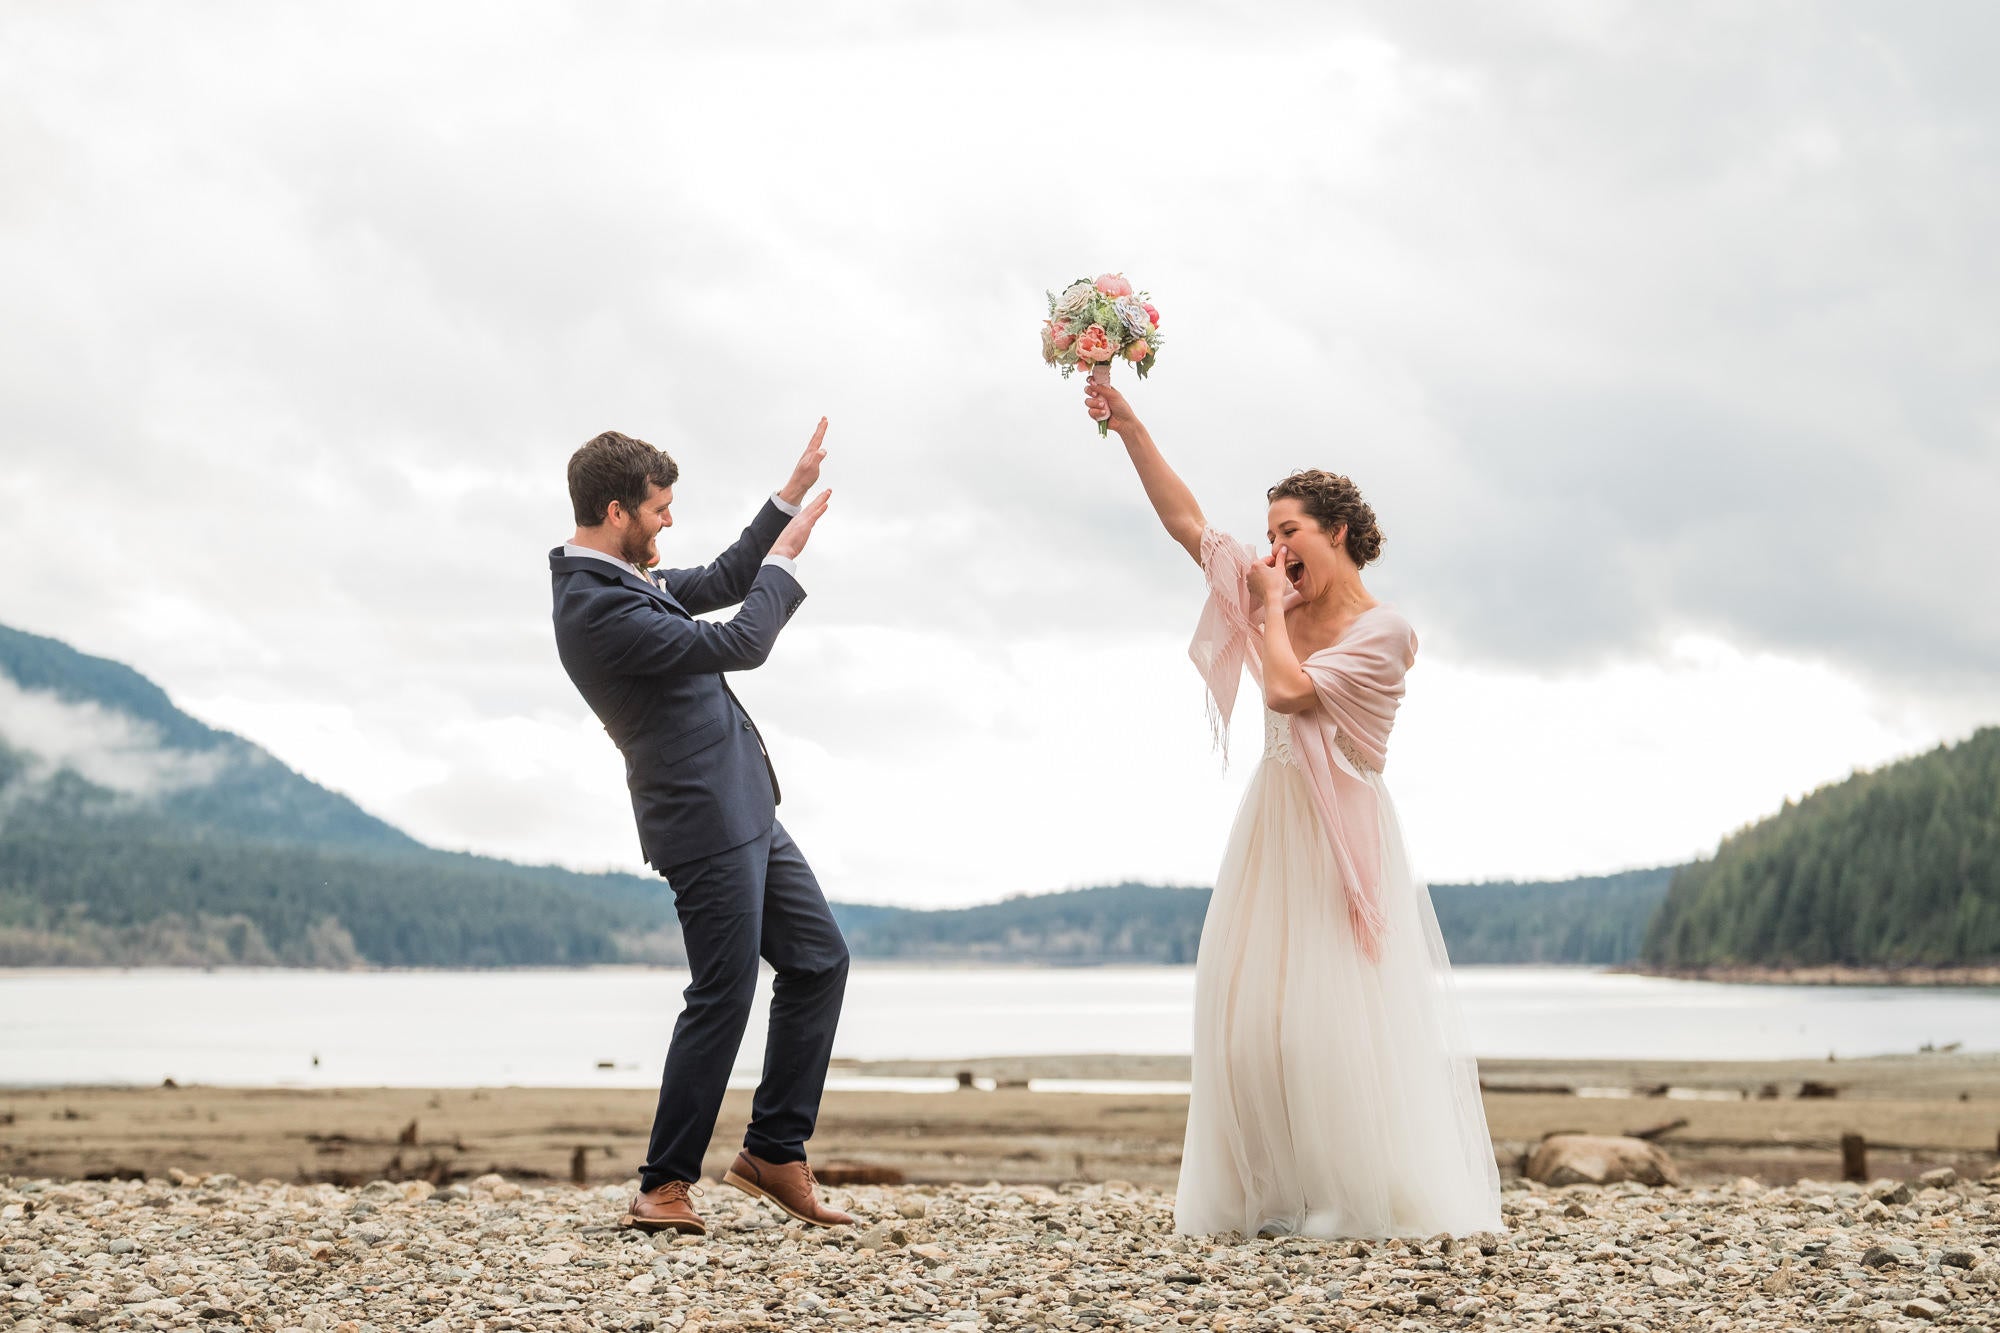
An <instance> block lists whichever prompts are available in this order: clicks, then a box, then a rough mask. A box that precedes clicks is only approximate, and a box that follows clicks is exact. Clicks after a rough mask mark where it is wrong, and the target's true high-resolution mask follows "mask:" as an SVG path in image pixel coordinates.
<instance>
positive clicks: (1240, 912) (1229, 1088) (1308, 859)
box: [1174, 571, 1500, 1236]
mask: <svg viewBox="0 0 2000 1333" xmlns="http://www.w3.org/2000/svg"><path fill="white" fill-rule="evenodd" d="M1230 582H1231V580H1230V579H1229V578H1228V577H1227V573H1226V571H1224V572H1223V574H1222V575H1220V576H1219V577H1218V584H1219V586H1220V587H1222V588H1223V590H1224V593H1225V596H1224V598H1223V603H1222V605H1223V609H1224V610H1227V609H1228V607H1229V604H1230V599H1229V598H1228V597H1227V596H1226V594H1227V593H1228V592H1229V591H1230ZM1231 614H1232V617H1233V615H1234V613H1233V612H1232V613H1231ZM1217 623H1220V622H1219V621H1218V622H1217ZM1230 633H1233V631H1232V630H1230V629H1229V628H1228V627H1226V626H1225V627H1223V628H1222V629H1220V630H1219V631H1217V632H1216V634H1215V635H1211V638H1214V637H1216V635H1228V634H1230ZM1200 654H1201V649H1200V648H1199V642H1198V654H1197V655H1198V660H1201V657H1200ZM1397 674H1398V675H1400V672H1398V673H1397ZM1223 702H1224V704H1225V708H1226V704H1227V700H1224V701H1223ZM1292 737H1293V733H1292V719H1291V718H1289V717H1286V716H1284V715H1282V714H1279V713H1274V712H1271V711H1269V710H1265V712H1264V757H1263V762H1262V763H1261V764H1259V765H1258V769H1257V772H1256V774H1255V776H1254V777H1253V778H1252V779H1251V782H1250V789H1249V791H1248V793H1247V794H1246V795H1245V796H1244V798H1243V806H1242V809H1241V810H1240V812H1239V813H1238V815H1237V818H1236V824H1235V827H1234V829H1233V830H1232V831H1231V833H1230V837H1229V845H1228V849H1227V850H1226V851H1225V853H1224V854H1223V858H1222V868H1221V870H1220V872H1219V874H1218V875H1217V879H1216V885H1215V895H1214V898H1213V899H1212V900H1211V901H1210V903H1209V908H1208V917H1207V920H1206V922H1205V923H1204V925H1203V927H1202V935H1201V949H1200V953H1199V954H1198V955H1197V958H1196V962H1195V1030H1194V1090H1193V1095H1192V1098H1191V1100H1190V1103H1189V1108H1188V1126H1187V1142H1186V1147H1185V1150H1184V1152H1183V1154H1182V1159H1181V1174H1180V1186H1179V1190H1178V1194H1177V1197H1176V1201H1175V1208H1174V1226H1175V1229H1176V1230H1177V1231H1180V1232H1182V1233H1184V1234H1191V1235H1211V1234H1216V1233H1220V1232H1228V1231H1234V1232H1239V1233H1241V1234H1243V1235H1245V1236H1250V1235H1255V1234H1258V1233H1260V1232H1262V1233H1266V1234H1300V1235H1308V1236H1431V1235H1435V1234H1437V1233H1439V1232H1449V1233H1451V1234H1453V1235H1461V1236H1462V1235H1467V1234H1470V1233H1472V1232H1477V1231H1494V1230H1499V1229H1500V1177H1499V1172H1498V1170H1497V1169H1496V1166H1495V1163H1494V1156H1493V1145H1492V1142H1491V1139H1490V1138H1489V1137H1488V1134H1487V1129H1486V1113H1485V1109H1484V1107H1483V1105H1482V1104H1481V1102H1480V1097H1479V1079H1478V1073H1477V1069H1476V1067H1475V1065H1474V1062H1473V1059H1472V1056H1471V1054H1470V1051H1469V1050H1468V1048H1467V1043H1466V1039H1465V1035H1464V1031H1463V1028H1462V1025H1461V1021H1460V1018H1459V1013H1458V1006H1457V1001H1456V999H1455V997H1454V996H1453V994H1452V990H1451V976H1450V963H1449V960H1448V959H1447V958H1446V956H1445V950H1444V940H1443V937H1442V936H1441V935H1440V934H1439V932H1438V924H1437V916H1436V914H1435V913H1434V912H1433V911H1432V908H1431V901H1430V894H1429V892H1428V891H1427V890H1426V889H1425V887H1424V885H1423V884H1422V883H1421V882H1419V881H1418V880H1417V879H1416V878H1415V877H1414V876H1413V875H1412V874H1411V871H1410V866H1409V860H1408V854H1407V852H1406V851H1405V849H1404V845H1403V837H1402V830H1401V828H1400V827H1399V826H1398V824H1397V821H1396V813H1395V807H1394V805H1393V804H1392V803H1391V802H1390V799H1389V793H1388V790H1387V788H1385V787H1384V786H1383V785H1382V776H1381V773H1380V771H1379V769H1378V768H1377V767H1376V766H1373V765H1371V764H1369V763H1368V762H1367V756H1366V755H1365V754H1364V753H1362V750H1361V747H1358V746H1356V745H1355V744H1353V742H1352V741H1351V740H1350V739H1349V738H1348V737H1347V736H1346V735H1337V736H1336V737H1335V743H1336V744H1337V746H1338V748H1339V750H1340V753H1341V755H1342V756H1344V760H1345V763H1346V764H1349V765H1353V769H1352V771H1353V772H1355V773H1358V775H1359V781H1360V782H1361V783H1363V784H1365V786H1366V787H1367V788H1369V789H1371V790H1372V791H1373V793H1374V795H1375V797H1376V798H1377V799H1376V800H1375V802H1374V803H1373V804H1374V809H1373V811H1372V817H1373V824H1374V831H1375V833H1376V834H1377V835H1378V838H1379V841H1378V842H1377V845H1378V846H1379V848H1380V861H1381V863H1380V873H1379V880H1378V882H1377V883H1376V884H1375V885H1374V886H1373V893H1374V897H1375V898H1376V899H1377V900H1378V901H1379V907H1380V913H1381V929H1380V932H1379V940H1380V943H1379V945H1378V948H1379V953H1380V957H1379V959H1370V958H1369V957H1368V956H1367V954H1366V952H1365V951H1364V949H1363V948H1362V947H1361V945H1360V942H1359V941H1358V940H1357V937H1356V933H1355V924H1354V918H1353V915H1352V913H1351V911H1350V908H1349V906H1348V895H1347V893H1346V892H1345V887H1344V885H1343V881H1342V876H1341V873H1340V870H1339V868H1338V863H1337V861H1336V858H1335V854H1334V850H1333V847H1332V844H1331V843H1330V842H1329V839H1328V836H1327V833H1326V831H1325V826H1324V825H1323V823H1322V820H1321V814H1320V809H1319V808H1318V807H1317V806H1316V805H1315V802H1314V796H1313V792H1312V789H1311V787H1310V785H1309V782H1308V779H1307V777H1306V776H1305V774H1304V773H1302V772H1301V769H1300V766H1299V762H1298V759H1297V758H1295V756H1294V753H1293V745H1292ZM1366 804H1367V802H1365V800H1363V801H1359V802H1355V803H1354V805H1355V806H1356V807H1357V808H1362V807H1365V805H1366ZM1371 860H1372V858H1371Z"/></svg>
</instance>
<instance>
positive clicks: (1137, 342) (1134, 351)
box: [1125, 338, 1153, 361]
mask: <svg viewBox="0 0 2000 1333" xmlns="http://www.w3.org/2000/svg"><path fill="white" fill-rule="evenodd" d="M1152 354H1153V349H1152V348H1151V347H1148V346H1147V345H1146V340H1145V339H1144V338H1134V339H1133V340H1132V341H1131V342H1128V343H1126V344H1125V359H1126V360H1127V361H1144V360H1145V359H1146V358H1147V357H1149V356H1151V355H1152Z"/></svg>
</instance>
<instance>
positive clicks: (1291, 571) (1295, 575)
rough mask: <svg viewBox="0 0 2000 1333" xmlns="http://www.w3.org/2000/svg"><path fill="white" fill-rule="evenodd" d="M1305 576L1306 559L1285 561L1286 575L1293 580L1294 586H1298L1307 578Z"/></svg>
mask: <svg viewBox="0 0 2000 1333" xmlns="http://www.w3.org/2000/svg"><path fill="white" fill-rule="evenodd" d="M1305 576H1306V562H1305V561H1303V560H1289V561H1287V562H1286V563H1285V577H1286V578H1288V579H1290V580H1291V581H1292V586H1293V587H1294V588H1296V587H1298V586H1299V585H1300V584H1301V583H1302V582H1303V581H1304V580H1305Z"/></svg>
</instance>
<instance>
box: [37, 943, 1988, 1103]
mask: <svg viewBox="0 0 2000 1333" xmlns="http://www.w3.org/2000/svg"><path fill="white" fill-rule="evenodd" d="M1456 976H1457V979H1458V985H1459V989H1460V994H1461V997H1462V999H1463V1001H1464V1004H1465V1012H1466V1019H1467V1022H1468V1024H1469V1026H1470V1028H1471V1032H1472V1038H1473V1045H1474V1048H1475V1049H1476V1050H1477V1052H1478V1053H1479V1054H1480V1055H1482V1056H1489V1057H1490V1056H1513V1057H1525V1058H1550V1059H1564V1058H1619V1057H1623V1058H1658V1059H1674V1058H1692V1059H1752V1058H1762V1059H1773V1058H1786V1057H1808V1058H1818V1057H1823V1056H1825V1055H1826V1054H1828V1053H1829V1052H1833V1053H1837V1054H1839V1055H1843V1056H1855V1055H1877V1054H1884V1053H1889V1052H1896V1051H1913V1050H1915V1049H1916V1048H1917V1047H1918V1046H1920V1045H1922V1044H1924V1043H1926V1042H1932V1043H1936V1044H1939V1045H1943V1044H1946V1043H1949V1042H1962V1043H1963V1044H1964V1045H1965V1047H1966V1049H1968V1050H1995V1049H2000V991H1996V990H1962V989H1960V990H1954V989H1903V988H1888V987H1882V988H1852V987H1844V988H1832V987H1809V986H1800V987H1790V986H1725V985H1715V984H1711V983H1706V982H1688V981H1662V980H1656V979H1653V978H1649V977H1630V976H1614V975H1610V974H1606V973H1597V972H1588V971H1581V970H1568V969H1556V968H1480V967H1470V968H1460V969H1458V970H1457V973H1456ZM686 979H687V978H686V974H685V973H678V972H672V971H664V970H662V971H647V970H638V969H616V968H612V969H601V970H593V971H583V972H358V973H346V972H285V971H239V972H217V973H202V972H187V971H171V970H161V971H111V970H107V971H71V970H50V971H39V970H24V971H11V972H0V1084H14V1085H20V1084H56V1083H139V1084H145V1083H157V1082H159V1081H160V1079H162V1078H166V1077H172V1078H174V1079H177V1080H179V1081H181V1082H183V1083H189V1082H199V1083H211V1084H236V1085H248V1086H267V1085H297V1086H307V1087H310V1086H332V1087H338V1086H406V1087H463V1086H476V1085H505V1084H514V1085H539V1086H551V1087H570V1086H588V1085H593V1084H602V1085H606V1086H650V1085H652V1084H653V1083H655V1082H656V1081H657V1079H658V1077H659V1066H660V1059H661V1056H662V1054H663V1053H664V1052H665V1050H666V1044H667V1038H668V1036H669V1034H670V1033H671V1032H672V1030H673V1022H674V1016H675V1014H676V1013H677V1012H678V1010H679V993H680V988H681V987H682V986H683V985H685V984H686ZM1193 996H1194V972H1193V969H1191V968H1106V969H1036V968H917V967H873V968H870V967H857V969H856V970H855V972H854V973H853V975H852V977H851V979H850V981H849V984H848V995H847V1006H846V1010H845V1012H844V1014H843V1016H842V1020H841V1027H840V1040H839V1044H838V1045H837V1047H836V1048H835V1054H836V1055H837V1056H846V1057H852V1058H857V1059H895V1058H912V1059H942V1060H953V1059H962V1058H969V1057H974V1056H983V1055H1053V1054H1094V1053H1104V1052H1111V1053H1118V1054H1131V1055H1156V1054H1167V1055H1174V1054H1185V1053H1186V1052H1187V1050H1188V1044H1189V1026H1190V1022H1191V1018H1190V1015H1191V1013H1192V1004H1193ZM763 1024H764V1012H763V1010H762V1009H761V1008H760V1009H759V1011H758V1012H757V1013H756V1014H755V1015H754V1016H753V1017H752V1019H751V1026H750V1032H749V1035H748V1036H747V1037H746V1038H745V1041H744V1045H743V1052H742V1055H741V1057H740V1060H739V1065H738V1068H739V1070H740V1071H741V1073H742V1074H743V1075H744V1076H746V1077H754V1074H755V1071H756V1069H757V1067H758V1064H759V1062H760V1061H761V1060H762V1057H763V1040H762V1033H763ZM315 1056H317V1057H318V1064H317V1065H315V1064H314V1063H313V1058H314V1057H315ZM600 1061H608V1062H609V1064H610V1067H609V1068H600V1067H599V1062H600Z"/></svg>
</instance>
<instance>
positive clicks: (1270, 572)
mask: <svg viewBox="0 0 2000 1333" xmlns="http://www.w3.org/2000/svg"><path fill="white" fill-rule="evenodd" d="M1281 549H1282V548H1281ZM1246 577H1247V579H1248V580H1249V583H1250V595H1251V596H1253V597H1255V598H1256V599H1257V600H1258V601H1260V602H1268V601H1270V600H1271V598H1273V597H1283V596H1284V595H1285V588H1286V586H1287V584H1286V580H1285V571H1284V569H1283V567H1282V566H1280V565H1279V563H1278V552H1277V551H1276V550H1274V551H1272V552H1271V554H1269V555H1267V556H1265V557H1264V558H1263V559H1261V560H1253V561H1251V562H1250V572H1249V573H1248V575H1246Z"/></svg>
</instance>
